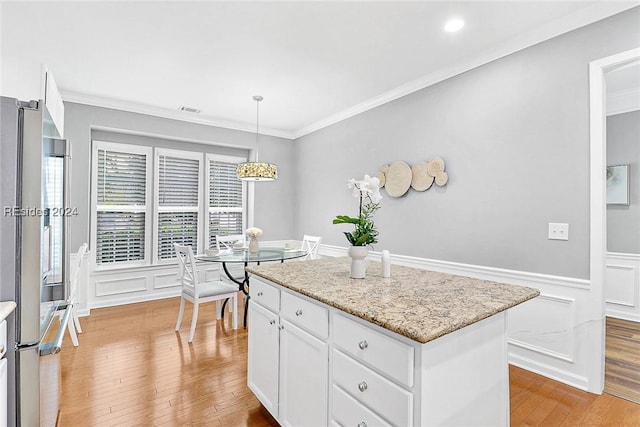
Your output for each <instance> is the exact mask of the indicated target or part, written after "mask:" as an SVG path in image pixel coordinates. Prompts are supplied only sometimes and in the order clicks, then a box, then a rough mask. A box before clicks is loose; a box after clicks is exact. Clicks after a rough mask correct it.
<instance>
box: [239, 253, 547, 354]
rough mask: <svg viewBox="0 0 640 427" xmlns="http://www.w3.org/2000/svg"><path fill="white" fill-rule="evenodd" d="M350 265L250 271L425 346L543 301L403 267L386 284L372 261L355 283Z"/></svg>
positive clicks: (338, 261)
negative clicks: (527, 305)
mask: <svg viewBox="0 0 640 427" xmlns="http://www.w3.org/2000/svg"><path fill="white" fill-rule="evenodd" d="M350 263H351V259H350V258H349V257H338V258H322V259H317V260H314V261H302V262H295V261H294V262H286V263H281V264H275V263H269V264H262V265H259V266H252V267H248V268H247V271H249V272H250V273H252V274H255V275H256V276H260V277H263V278H265V279H267V280H270V281H272V282H274V283H277V284H279V285H282V286H284V287H285V288H288V289H291V290H293V291H295V292H298V293H300V294H302V295H306V296H308V297H310V298H313V299H315V300H318V301H321V302H323V303H325V304H328V305H330V306H333V307H335V308H337V309H339V310H342V311H345V312H347V313H350V314H352V315H354V316H357V317H359V318H361V319H364V320H366V321H369V322H371V323H374V324H376V325H379V326H382V327H383V328H385V329H388V330H390V331H393V332H396V333H398V334H400V335H404V336H406V337H408V338H410V339H412V340H414V341H418V342H420V343H426V342H429V341H432V340H434V339H436V338H439V337H441V336H443V335H446V334H449V333H451V332H454V331H456V330H458V329H462V328H464V327H465V326H469V325H471V324H472V323H475V322H478V321H480V320H482V319H486V318H487V317H490V316H493V315H494V314H496V313H499V312H501V311H504V310H507V309H509V308H511V307H514V306H516V305H518V304H521V303H523V302H525V301H528V300H530V299H532V298H535V297H536V296H538V295H540V291H538V290H537V289H533V288H528V287H524V286H516V285H507V284H503V283H497V282H491V281H488V280H480V279H473V278H470V277H465V276H455V275H452V274H446V273H438V272H434V271H429V270H421V269H416V268H411V267H404V266H399V265H392V266H391V277H390V278H383V277H382V267H381V264H380V263H379V262H377V261H369V267H368V269H367V277H366V278H365V279H351V278H350V277H349V266H350Z"/></svg>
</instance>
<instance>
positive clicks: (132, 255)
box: [96, 149, 147, 264]
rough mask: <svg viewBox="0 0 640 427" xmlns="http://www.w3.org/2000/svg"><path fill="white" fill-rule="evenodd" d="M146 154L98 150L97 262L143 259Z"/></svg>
mask: <svg viewBox="0 0 640 427" xmlns="http://www.w3.org/2000/svg"><path fill="white" fill-rule="evenodd" d="M146 195H147V155H146V154H138V153H127V152H121V151H111V150H107V149H99V150H98V159H97V192H96V196H97V207H96V263H97V264H107V263H117V262H129V261H140V260H144V258H145V222H146Z"/></svg>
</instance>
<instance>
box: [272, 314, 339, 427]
mask: <svg viewBox="0 0 640 427" xmlns="http://www.w3.org/2000/svg"><path fill="white" fill-rule="evenodd" d="M280 322H281V325H280V327H281V330H280V390H281V392H280V412H279V417H278V419H279V421H280V423H281V424H282V425H283V426H300V427H303V426H309V427H315V426H324V425H327V400H328V391H327V387H328V383H327V378H328V375H329V364H328V360H329V350H328V349H329V346H328V345H327V343H326V342H324V341H321V340H319V339H318V338H315V337H314V336H312V335H311V334H309V333H307V332H305V331H304V330H302V329H300V328H298V327H296V326H295V325H294V324H293V323H290V322H288V321H286V320H284V319H281V320H280Z"/></svg>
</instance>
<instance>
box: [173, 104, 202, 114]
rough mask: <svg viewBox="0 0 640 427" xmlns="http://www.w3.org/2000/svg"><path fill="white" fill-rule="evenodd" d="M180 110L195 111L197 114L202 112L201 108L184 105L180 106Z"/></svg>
mask: <svg viewBox="0 0 640 427" xmlns="http://www.w3.org/2000/svg"><path fill="white" fill-rule="evenodd" d="M178 110H180V111H186V112H187V113H195V114H198V113H199V112H200V110H198V109H197V108H193V107H185V106H184V105H181V106H179V107H178Z"/></svg>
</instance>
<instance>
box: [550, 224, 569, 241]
mask: <svg viewBox="0 0 640 427" xmlns="http://www.w3.org/2000/svg"><path fill="white" fill-rule="evenodd" d="M549 240H569V224H565V223H560V222H550V223H549Z"/></svg>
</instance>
